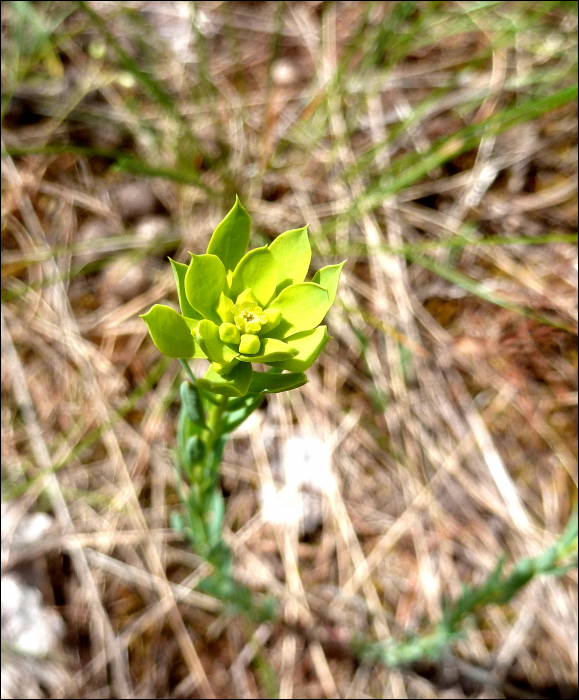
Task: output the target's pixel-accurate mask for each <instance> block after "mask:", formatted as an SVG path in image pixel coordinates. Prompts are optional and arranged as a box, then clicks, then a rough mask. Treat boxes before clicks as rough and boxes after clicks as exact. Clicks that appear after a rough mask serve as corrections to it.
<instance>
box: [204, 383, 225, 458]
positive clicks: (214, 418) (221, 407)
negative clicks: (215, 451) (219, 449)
mask: <svg viewBox="0 0 579 700" xmlns="http://www.w3.org/2000/svg"><path fill="white" fill-rule="evenodd" d="M226 408H227V396H222V397H221V399H220V400H219V403H218V404H217V405H216V406H213V408H212V409H211V410H210V412H209V418H208V420H207V427H208V428H209V430H208V431H207V435H204V437H203V442H204V443H205V446H206V447H207V449H208V450H210V449H211V448H212V447H213V445H214V444H215V442H216V440H217V438H218V437H219V436H220V435H221V433H220V431H219V426H220V424H221V416H222V415H223V413H224V412H225V409H226Z"/></svg>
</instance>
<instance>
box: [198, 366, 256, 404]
mask: <svg viewBox="0 0 579 700" xmlns="http://www.w3.org/2000/svg"><path fill="white" fill-rule="evenodd" d="M252 375H253V370H252V368H251V365H250V364H249V363H247V362H240V363H239V364H238V365H236V366H235V367H234V368H233V369H232V370H231V372H229V373H228V374H226V375H221V374H217V372H216V371H215V370H214V369H213V367H210V368H209V369H208V370H207V372H206V373H205V376H204V377H202V378H201V379H198V380H197V384H198V385H199V387H200V388H201V389H204V390H205V391H211V392H213V393H214V394H221V395H222V396H245V394H247V390H248V389H249V385H250V384H251V377H252Z"/></svg>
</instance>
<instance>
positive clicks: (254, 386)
mask: <svg viewBox="0 0 579 700" xmlns="http://www.w3.org/2000/svg"><path fill="white" fill-rule="evenodd" d="M239 366H244V367H245V366H246V365H244V364H243V363H240V365H239ZM247 366H248V367H250V366H251V365H247ZM307 382H308V378H307V377H306V375H305V374H303V373H302V372H292V373H291V374H272V373H270V372H254V373H253V378H252V380H251V384H250V385H249V392H250V393H251V394H278V393H279V392H281V391H290V389H297V387H299V386H303V385H304V384H307Z"/></svg>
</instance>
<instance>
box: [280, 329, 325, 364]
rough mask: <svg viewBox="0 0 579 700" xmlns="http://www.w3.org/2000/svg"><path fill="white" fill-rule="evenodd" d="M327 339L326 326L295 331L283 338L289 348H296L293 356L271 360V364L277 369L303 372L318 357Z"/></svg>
mask: <svg viewBox="0 0 579 700" xmlns="http://www.w3.org/2000/svg"><path fill="white" fill-rule="evenodd" d="M329 339H330V338H329V336H328V329H327V327H326V326H318V327H317V328H314V329H313V330H311V331H302V332H301V333H296V334H295V335H292V336H290V337H289V338H286V340H285V342H286V344H287V345H288V346H289V347H290V348H293V349H294V350H296V355H295V357H292V358H291V359H287V360H285V361H283V362H272V363H271V366H272V367H275V368H277V369H287V370H289V371H290V372H305V371H306V370H307V369H309V368H310V367H311V366H312V364H313V363H314V362H315V361H316V360H317V359H318V357H319V355H320V353H321V352H322V350H323V349H324V346H325V345H326V343H327V342H328V340H329ZM282 376H283V375H282Z"/></svg>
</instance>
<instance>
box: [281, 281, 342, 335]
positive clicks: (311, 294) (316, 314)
mask: <svg viewBox="0 0 579 700" xmlns="http://www.w3.org/2000/svg"><path fill="white" fill-rule="evenodd" d="M270 306H272V307H274V308H276V309H279V310H280V311H281V321H280V322H279V325H278V326H276V327H275V328H274V329H273V330H272V331H271V332H270V333H269V336H270V337H271V338H283V339H285V338H287V337H288V336H290V335H294V334H295V333H299V332H301V331H309V330H310V329H312V328H315V327H316V326H317V325H319V323H320V322H321V320H322V319H323V318H324V316H325V315H326V311H327V310H328V292H327V290H326V289H324V287H321V286H320V285H319V284H314V283H313V282H300V283H299V284H291V285H290V286H289V287H286V288H285V289H284V290H282V291H281V292H280V294H279V295H278V296H277V297H276V298H275V299H274V300H273V301H272V302H271V304H270Z"/></svg>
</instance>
